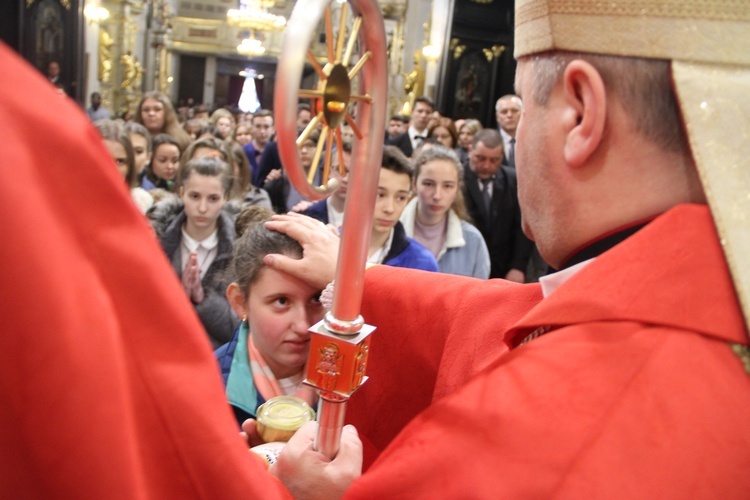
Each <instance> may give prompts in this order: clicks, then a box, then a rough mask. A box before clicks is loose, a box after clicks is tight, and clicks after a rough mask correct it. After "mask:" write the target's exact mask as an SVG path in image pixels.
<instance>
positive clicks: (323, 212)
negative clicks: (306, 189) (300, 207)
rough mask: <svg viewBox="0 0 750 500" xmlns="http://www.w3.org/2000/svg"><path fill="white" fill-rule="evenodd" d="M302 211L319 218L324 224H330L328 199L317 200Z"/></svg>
mask: <svg viewBox="0 0 750 500" xmlns="http://www.w3.org/2000/svg"><path fill="white" fill-rule="evenodd" d="M302 213H303V214H305V215H307V216H309V217H312V218H313V219H316V220H319V221H320V222H322V223H323V224H328V205H327V204H326V200H319V201H316V202H315V203H313V204H312V205H310V206H309V207H307V210H305V211H304V212H302Z"/></svg>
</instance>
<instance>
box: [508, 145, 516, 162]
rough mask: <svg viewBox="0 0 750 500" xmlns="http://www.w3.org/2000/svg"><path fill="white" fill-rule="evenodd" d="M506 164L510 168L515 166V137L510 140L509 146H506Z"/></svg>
mask: <svg viewBox="0 0 750 500" xmlns="http://www.w3.org/2000/svg"><path fill="white" fill-rule="evenodd" d="M508 166H509V167H510V168H516V138H515V137H513V138H512V139H511V140H510V147H508Z"/></svg>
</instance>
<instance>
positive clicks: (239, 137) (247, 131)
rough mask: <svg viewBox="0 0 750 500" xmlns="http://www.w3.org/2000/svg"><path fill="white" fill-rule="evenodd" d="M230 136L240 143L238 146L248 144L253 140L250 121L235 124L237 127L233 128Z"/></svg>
mask: <svg viewBox="0 0 750 500" xmlns="http://www.w3.org/2000/svg"><path fill="white" fill-rule="evenodd" d="M232 137H233V138H234V140H235V141H237V142H238V143H239V144H240V146H247V145H248V144H250V142H252V140H253V133H252V131H251V126H250V123H240V124H239V125H237V128H235V129H234V132H233V133H232Z"/></svg>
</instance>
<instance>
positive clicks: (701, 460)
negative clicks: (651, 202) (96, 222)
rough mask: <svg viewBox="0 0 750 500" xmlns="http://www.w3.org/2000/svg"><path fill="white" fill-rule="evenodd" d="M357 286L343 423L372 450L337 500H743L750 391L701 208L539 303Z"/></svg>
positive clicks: (420, 277) (462, 285)
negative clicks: (362, 359) (362, 329)
mask: <svg viewBox="0 0 750 500" xmlns="http://www.w3.org/2000/svg"><path fill="white" fill-rule="evenodd" d="M366 278H367V279H366V289H365V290H366V292H365V296H364V304H365V307H364V309H363V316H364V317H365V319H366V320H367V322H368V323H371V324H375V325H378V330H377V331H376V332H375V334H374V335H375V336H374V337H373V340H372V342H373V344H372V347H371V351H370V352H371V354H370V356H371V358H370V364H369V366H368V375H370V380H369V381H368V382H367V383H366V384H365V385H364V386H363V387H362V388H361V389H360V391H359V392H358V393H356V394H355V395H354V396H353V397H352V400H351V403H350V405H349V412H348V420H349V421H351V422H353V423H355V424H356V425H357V426H358V427H359V429H360V432H361V434H362V437H363V439H364V441H365V443H366V448H367V449H368V450H369V451H370V452H373V451H375V452H377V451H378V450H382V449H384V448H385V450H384V451H383V453H382V454H381V455H380V457H379V458H378V460H377V461H376V462H375V463H374V464H373V465H372V466H371V467H370V468H369V470H368V471H367V473H366V474H365V475H364V476H363V477H362V478H360V479H358V480H357V481H356V482H355V483H354V485H353V487H352V488H351V489H350V490H349V496H350V497H351V498H374V497H375V498H377V497H380V498H395V497H399V498H550V497H555V496H559V497H567V498H639V497H640V498H664V497H668V498H748V495H750V476H749V475H748V473H747V471H748V470H750V377H749V376H748V374H747V373H746V372H745V371H744V370H743V366H742V363H741V361H740V358H739V357H738V356H737V355H736V354H734V353H733V351H732V349H731V347H730V343H740V344H747V343H748V338H747V334H746V330H745V326H744V322H743V320H742V316H741V313H740V309H739V306H738V303H737V300H736V297H735V293H734V290H733V288H732V284H731V280H730V277H729V274H728V271H727V269H726V266H725V263H724V258H723V255H722V253H721V248H720V246H719V243H718V241H717V237H716V233H715V229H714V226H713V224H712V220H711V216H710V214H709V212H708V209H707V208H706V207H703V206H690V205H685V206H680V207H677V208H675V209H672V210H670V211H669V212H667V213H665V214H664V215H662V216H660V217H658V218H657V219H656V220H654V221H653V222H652V223H651V224H650V225H648V226H647V227H645V228H644V229H642V230H641V231H640V232H638V233H637V234H635V235H634V236H632V237H630V238H629V239H628V240H626V241H625V242H623V243H621V244H620V245H618V246H616V247H615V248H613V249H611V250H610V251H608V252H606V253H604V254H602V255H601V256H599V257H598V258H597V259H596V260H595V261H594V262H593V263H591V264H590V265H589V266H588V267H586V268H584V269H583V270H581V271H580V272H579V273H578V274H576V275H575V276H574V277H572V278H571V279H570V280H569V281H568V282H566V283H565V284H563V285H562V286H561V287H560V288H558V289H557V290H556V291H555V292H554V293H553V294H552V295H550V296H549V297H548V298H546V299H545V300H543V301H540V298H539V290H538V288H537V287H536V286H529V285H505V286H503V285H500V284H493V283H489V284H483V283H480V282H478V281H472V280H466V279H459V278H450V277H438V276H431V275H428V274H427V273H415V272H410V271H404V270H399V271H398V272H396V271H394V270H390V269H384V268H373V269H371V270H369V271H368V272H367V273H366ZM535 304H536V305H535ZM396 311H397V312H396ZM519 311H523V312H524V313H525V314H524V315H523V317H522V318H521V319H520V321H517V319H518V314H519ZM516 321H517V322H516ZM509 323H516V324H515V327H513V328H510V329H509V328H508V324H509ZM545 326H551V327H552V331H551V332H549V333H547V334H546V335H544V336H542V337H539V338H537V339H536V340H533V341H531V342H530V343H528V344H526V345H523V346H521V347H518V348H516V349H514V350H512V351H511V352H509V353H507V352H506V349H505V347H504V346H503V345H500V344H501V341H502V340H505V341H506V342H507V343H508V344H509V345H514V344H515V342H516V341H517V340H518V339H519V338H524V337H525V336H526V335H528V334H529V333H530V332H532V331H534V330H535V329H537V328H538V327H545ZM443 344H445V346H446V347H445V348H443ZM472 376H473V377H472ZM469 378H471V380H469ZM467 381H468V383H466V385H464V386H463V387H461V384H464V383H465V382H467ZM451 391H452V392H451ZM448 392H451V393H450V394H447V393H448ZM433 401H434V404H432V406H430V407H429V408H428V409H427V410H426V411H425V412H423V413H421V414H420V415H419V416H417V418H416V419H414V420H413V421H412V422H411V423H410V424H409V425H408V426H407V427H406V428H405V429H404V430H403V432H401V433H400V434H399V435H398V436H397V437H395V439H394V436H395V435H396V433H398V431H399V426H400V425H402V424H403V423H404V422H405V421H406V420H407V419H408V418H409V417H411V416H412V415H413V414H414V413H417V412H418V411H420V410H422V409H423V408H424V407H425V406H427V405H429V404H430V403H431V402H433ZM393 415H395V416H396V417H397V418H392V417H393ZM398 417H401V418H398ZM389 443H390V444H389ZM386 446H387V447H386Z"/></svg>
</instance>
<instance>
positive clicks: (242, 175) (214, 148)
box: [181, 137, 271, 216]
mask: <svg viewBox="0 0 750 500" xmlns="http://www.w3.org/2000/svg"><path fill="white" fill-rule="evenodd" d="M205 156H215V157H217V158H221V159H222V160H223V161H225V162H227V163H228V164H230V165H231V166H232V188H231V189H230V191H229V200H228V202H227V204H226V205H225V206H224V210H225V211H226V212H227V213H229V214H230V215H232V216H236V215H237V214H238V213H239V212H240V210H242V209H243V208H244V207H246V206H250V205H260V206H264V207H268V208H271V199H270V198H269V197H268V193H266V192H265V191H264V190H262V189H260V188H256V187H255V186H252V185H251V184H250V163H249V162H248V161H247V156H246V155H245V152H244V151H243V150H242V147H241V146H239V145H238V144H237V143H236V142H234V141H231V142H222V141H220V140H218V139H216V138H215V137H206V138H204V139H199V140H197V141H195V142H193V143H192V144H191V145H190V146H188V148H187V150H186V151H185V154H184V155H182V159H181V163H182V164H185V163H187V162H188V161H190V160H192V159H195V158H203V157H205Z"/></svg>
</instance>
